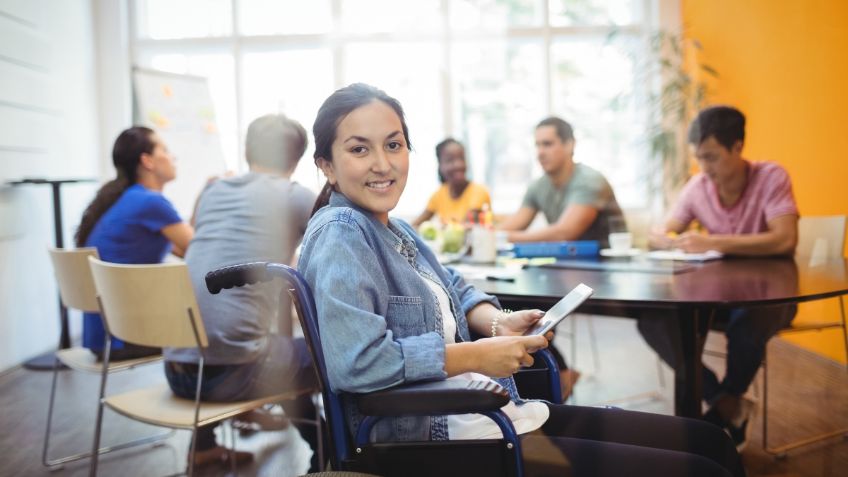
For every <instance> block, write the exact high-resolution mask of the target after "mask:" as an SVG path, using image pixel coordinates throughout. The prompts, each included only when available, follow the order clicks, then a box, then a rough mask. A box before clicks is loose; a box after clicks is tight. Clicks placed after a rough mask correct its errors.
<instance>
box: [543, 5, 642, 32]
mask: <svg viewBox="0 0 848 477" xmlns="http://www.w3.org/2000/svg"><path fill="white" fill-rule="evenodd" d="M642 5H643V1H642V0H550V22H551V25H553V26H572V25H630V24H633V23H637V22H641V21H642V13H641V10H642Z"/></svg>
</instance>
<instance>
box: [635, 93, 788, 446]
mask: <svg viewBox="0 0 848 477" xmlns="http://www.w3.org/2000/svg"><path fill="white" fill-rule="evenodd" d="M688 139H689V144H690V145H691V147H692V151H693V153H694V155H695V158H696V159H697V161H698V165H699V166H700V169H701V173H700V174H697V175H696V176H695V177H693V178H692V179H690V180H689V182H688V183H687V184H686V186H685V187H684V188H683V190H682V191H681V193H680V197H679V198H678V201H677V204H676V205H675V207H674V208H673V209H672V212H671V214H670V215H669V218H668V219H667V221H666V223H665V225H664V228H662V229H660V230H657V231H655V233H654V234H653V235H652V237H651V245H652V246H654V247H656V248H673V249H682V250H684V251H686V252H706V251H708V250H716V251H719V252H722V253H724V254H727V255H739V256H769V255H771V256H780V255H783V256H791V255H792V254H793V253H794V252H795V245H796V243H797V241H798V208H797V206H796V205H795V199H794V198H793V195H792V184H791V182H790V180H789V175H788V174H787V173H786V171H785V170H784V169H783V168H782V167H781V166H779V165H778V164H775V163H771V162H750V161H747V160H746V159H744V158H743V157H742V148H743V146H744V140H745V116H744V115H743V114H742V113H741V112H740V111H739V110H737V109H735V108H732V107H728V106H715V107H711V108H707V109H704V110H703V111H701V112H700V113H699V114H698V117H697V118H696V119H695V120H694V121H693V122H692V124H691V126H690V128H689V137H688ZM693 221H697V222H698V223H699V224H700V226H701V229H703V230H705V231H706V232H708V233H706V234H705V233H701V232H687V231H686V230H687V229H688V228H689V226H690V224H691V223H692V222H693ZM678 234H679V235H678ZM795 310H796V307H795V306H794V305H782V306H776V307H775V306H773V307H763V308H750V309H734V310H728V311H727V312H725V313H720V314H719V315H723V316H718V317H716V322H718V323H724V324H725V333H726V335H727V372H726V374H725V377H724V379H723V380H721V381H719V380H718V378H717V377H716V375H715V373H714V372H713V371H712V370H711V369H709V368H708V367H706V366H704V377H703V380H704V399H705V400H706V401H707V403H708V404H709V405H710V410H709V411H708V412H707V414H706V415H705V416H704V418H705V419H707V420H709V421H712V422H714V423H716V424H718V425H720V426H722V427H724V428H725V429H726V430H727V431H728V433H729V434H730V435H731V437H732V438H733V440H734V441H735V442H736V444H737V447H738V448H739V450H741V448H742V447H743V446H744V444H745V440H746V430H747V424H748V417H749V415H750V412H751V410H752V408H753V405H752V404H753V403H751V402H750V401H747V400H745V399H743V398H742V395H743V394H744V393H745V391H747V389H748V386H750V384H751V382H752V381H753V379H754V376H755V375H756V373H757V370H758V369H759V367H760V363H761V362H762V358H763V354H764V352H765V348H766V344H767V343H768V340H769V339H770V338H771V337H772V336H774V334H775V333H777V331H778V330H780V329H781V328H783V327H786V326H788V325H789V323H790V322H791V321H792V318H794V316H795ZM639 331H640V333H641V334H642V336H643V337H644V338H645V341H647V342H648V344H650V345H651V347H653V348H654V349H655V350H656V351H657V353H659V354H660V356H661V357H662V358H663V360H665V361H666V362H667V363H669V364H670V365H671V366H672V367H676V366H675V365H676V364H677V363H680V359H679V357H680V353H681V347H680V342H679V332H678V331H677V323H676V319H675V317H669V316H645V317H642V318H641V319H640V320H639Z"/></svg>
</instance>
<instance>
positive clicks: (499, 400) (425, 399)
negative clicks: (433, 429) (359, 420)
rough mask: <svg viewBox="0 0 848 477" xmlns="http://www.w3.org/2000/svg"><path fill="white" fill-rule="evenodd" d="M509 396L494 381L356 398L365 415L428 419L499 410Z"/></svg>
mask: <svg viewBox="0 0 848 477" xmlns="http://www.w3.org/2000/svg"><path fill="white" fill-rule="evenodd" d="M508 402H509V394H508V393H507V392H506V390H505V389H504V388H503V387H501V386H500V385H499V384H497V383H494V382H491V381H430V382H425V383H418V384H410V385H406V386H397V387H394V388H390V389H384V390H381V391H374V392H372V393H367V394H358V395H356V403H357V405H358V406H359V410H360V411H361V412H362V413H363V414H365V415H366V416H377V417H385V416H410V415H419V416H427V415H432V414H465V413H475V412H481V411H496V410H498V409H500V408H501V407H503V406H505V405H506V404H507V403H508Z"/></svg>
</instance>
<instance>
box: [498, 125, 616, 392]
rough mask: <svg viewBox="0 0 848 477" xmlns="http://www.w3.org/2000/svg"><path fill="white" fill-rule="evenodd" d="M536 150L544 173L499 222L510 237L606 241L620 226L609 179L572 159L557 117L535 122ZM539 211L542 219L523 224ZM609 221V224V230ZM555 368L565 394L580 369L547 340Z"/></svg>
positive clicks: (569, 140)
mask: <svg viewBox="0 0 848 477" xmlns="http://www.w3.org/2000/svg"><path fill="white" fill-rule="evenodd" d="M535 135H536V152H537V156H538V159H539V164H541V165H542V169H543V170H544V171H545V175H544V176H542V177H541V178H539V179H537V180H536V181H535V182H533V183H532V184H530V186H529V187H528V188H527V192H526V193H525V194H524V201H523V202H522V203H521V208H520V209H518V212H516V213H515V214H513V215H512V216H510V217H508V218H507V219H506V220H504V221H503V222H502V223H501V224H500V227H499V228H500V229H501V230H506V231H508V232H507V240H509V241H510V242H557V241H561V240H597V241H598V242H600V245H601V247H606V246H607V245H608V243H609V239H608V236H609V233H610V231H620V230H619V229H618V227H624V217H623V215H622V213H621V208H620V207H619V206H618V202H616V200H615V193H613V191H612V187H610V185H609V182H607V180H606V179H605V178H604V176H603V175H601V173H600V172H598V171H596V170H594V169H592V168H591V167H589V166H586V165H583V164H575V163H574V132H573V130H572V129H571V125H570V124H568V123H567V122H565V121H563V120H562V119H560V118H557V117H550V118H547V119H544V120H542V121H541V122H540V123H539V124H538V125H537V126H536V132H535ZM539 211H542V213H543V214H545V218H546V219H548V225H547V226H545V227H540V228H537V229H533V230H525V229H526V228H527V227H528V226H529V225H530V223H531V222H533V219H534V218H536V214H538V213H539ZM612 227H615V230H612ZM550 350H551V352H552V353H553V354H554V357H555V358H556V360H557V364H558V365H559V369H560V383H561V385H562V395H563V397H564V398H565V399H568V396H569V394H571V390H572V388H573V386H574V383H576V382H577V379H578V378H579V377H580V373H578V372H577V371H575V370H573V369H568V366H567V365H566V362H565V359H564V358H563V356H562V354H561V353H560V352H559V351H558V350H557V349H556V347H554V346H551V348H550Z"/></svg>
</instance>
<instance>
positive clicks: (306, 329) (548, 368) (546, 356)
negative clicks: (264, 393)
mask: <svg viewBox="0 0 848 477" xmlns="http://www.w3.org/2000/svg"><path fill="white" fill-rule="evenodd" d="M274 278H280V279H281V280H282V282H283V289H282V290H281V292H280V293H281V294H282V293H289V294H290V295H291V297H292V301H293V303H294V305H295V309H296V310H297V315H298V319H299V320H300V324H301V327H302V328H303V333H304V337H305V339H306V342H307V345H308V347H309V351H310V354H311V356H312V362H313V364H314V366H315V372H316V374H317V376H318V381H319V386H320V390H321V396H322V400H323V403H324V412H325V416H326V421H327V427H328V432H329V442H330V463H331V466H332V469H334V470H340V471H349V472H362V473H368V474H376V475H382V476H413V477H415V476H432V475H440V476H469V475H486V476H505V477H521V476H522V475H523V473H524V467H523V462H522V453H521V443H520V441H519V438H518V436H517V434H516V432H515V429H514V428H513V425H512V422H511V421H510V420H509V418H508V417H507V416H506V415H505V414H504V413H503V412H502V411H501V410H500V408H501V407H503V406H504V405H506V404H507V403H508V402H509V394H508V393H507V391H506V390H505V389H504V388H502V387H501V386H500V385H498V384H496V383H493V382H491V381H468V382H455V381H429V382H421V383H412V384H404V385H400V386H395V387H392V388H389V389H384V390H380V391H375V392H371V393H367V394H356V395H349V396H347V398H352V399H353V400H354V402H355V403H356V405H357V406H358V408H359V410H360V412H361V413H362V414H363V415H364V416H366V417H365V418H364V419H363V421H362V423H361V424H360V426H359V428H358V429H348V424H347V421H346V419H345V416H344V412H343V407H342V395H341V394H339V393H336V392H334V391H333V390H332V389H331V388H330V386H329V381H328V377H327V370H326V366H325V361H324V352H323V348H322V346H321V336H320V334H319V329H318V315H317V312H316V308H315V301H314V299H313V295H312V291H311V290H310V287H309V285H308V284H307V283H306V281H305V279H304V278H303V276H302V275H301V274H300V273H299V272H298V271H297V270H295V269H293V268H291V267H289V266H287V265H283V264H279V263H270V262H251V263H244V264H239V265H233V266H228V267H223V268H219V269H217V270H213V271H211V272H209V273H208V274H207V275H206V286H207V288H208V290H209V292H210V293H212V294H217V293H220V292H221V291H222V289H228V288H233V287H242V286H248V285H250V284H254V283H258V282H267V281H271V280H273V279H274ZM534 358H535V359H534V361H535V362H534V365H533V366H532V367H529V368H526V369H523V370H521V371H519V372H518V373H516V374H515V375H514V377H515V381H516V384H517V386H518V389H519V392H520V393H521V395H522V397H525V398H535V399H545V400H548V401H551V402H556V403H559V402H562V394H561V391H560V383H559V369H558V368H557V365H556V361H555V360H554V358H553V356H552V355H551V354H550V352H549V351H547V350H540V351H538V352H537V353H536V354H535V355H534ZM467 413H477V414H482V415H485V416H487V417H489V418H490V419H492V420H493V421H494V422H495V423H496V424H497V425H498V427H499V428H500V429H501V433H502V435H503V437H502V438H501V439H480V440H456V441H422V442H376V443H375V442H370V439H369V437H370V435H371V430H372V428H373V427H374V424H376V422H377V421H378V420H379V419H381V418H384V417H402V416H433V415H448V414H467Z"/></svg>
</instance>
